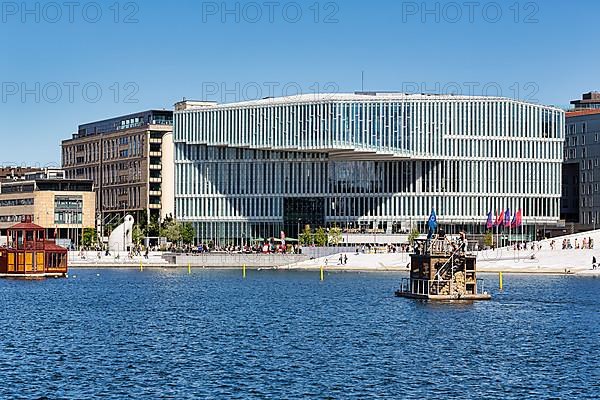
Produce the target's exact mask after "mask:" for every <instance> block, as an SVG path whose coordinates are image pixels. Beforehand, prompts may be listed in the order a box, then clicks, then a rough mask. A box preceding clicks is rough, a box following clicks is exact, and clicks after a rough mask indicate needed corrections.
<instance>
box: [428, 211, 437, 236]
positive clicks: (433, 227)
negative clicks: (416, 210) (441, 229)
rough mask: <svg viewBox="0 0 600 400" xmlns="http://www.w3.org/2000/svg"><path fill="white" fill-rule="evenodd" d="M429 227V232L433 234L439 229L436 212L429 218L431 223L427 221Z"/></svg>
mask: <svg viewBox="0 0 600 400" xmlns="http://www.w3.org/2000/svg"><path fill="white" fill-rule="evenodd" d="M427 226H428V227H429V231H430V232H433V231H435V230H436V229H437V226H438V224H437V216H436V215H435V210H434V209H432V210H431V215H430V216H429V221H427Z"/></svg>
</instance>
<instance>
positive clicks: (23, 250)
mask: <svg viewBox="0 0 600 400" xmlns="http://www.w3.org/2000/svg"><path fill="white" fill-rule="evenodd" d="M7 232H8V233H7V245H6V246H2V247H0V278H47V277H66V276H67V272H68V266H67V249H65V248H64V247H60V246H58V245H56V242H55V241H54V240H48V239H46V233H45V230H44V228H42V227H41V226H38V225H35V224H32V223H31V221H30V220H28V221H24V222H21V223H20V224H17V225H15V226H13V227H11V228H9V229H8V231H7Z"/></svg>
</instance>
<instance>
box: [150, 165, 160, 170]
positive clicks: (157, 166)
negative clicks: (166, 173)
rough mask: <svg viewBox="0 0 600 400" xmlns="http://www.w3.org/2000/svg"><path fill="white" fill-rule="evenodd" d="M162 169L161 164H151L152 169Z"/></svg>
mask: <svg viewBox="0 0 600 400" xmlns="http://www.w3.org/2000/svg"><path fill="white" fill-rule="evenodd" d="M161 169H162V165H161V164H150V170H155V171H157V170H158V171H160V170H161Z"/></svg>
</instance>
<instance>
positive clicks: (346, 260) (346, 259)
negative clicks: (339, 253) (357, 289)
mask: <svg viewBox="0 0 600 400" xmlns="http://www.w3.org/2000/svg"><path fill="white" fill-rule="evenodd" d="M346 264H348V255H347V254H344V265H346Z"/></svg>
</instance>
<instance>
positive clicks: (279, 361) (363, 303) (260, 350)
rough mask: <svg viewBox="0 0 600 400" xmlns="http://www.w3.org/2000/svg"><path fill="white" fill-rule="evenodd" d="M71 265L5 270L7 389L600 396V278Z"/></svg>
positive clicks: (1, 285)
mask: <svg viewBox="0 0 600 400" xmlns="http://www.w3.org/2000/svg"><path fill="white" fill-rule="evenodd" d="M97 274H99V276H97ZM71 275H77V276H76V278H72V279H69V280H47V281H40V282H23V281H0V297H1V301H2V319H1V321H0V324H1V325H0V326H1V334H0V346H1V349H2V350H1V354H0V373H1V376H2V379H1V380H0V398H2V399H13V398H51V399H55V398H81V399H89V398H91V397H96V398H119V399H120V398H139V399H141V398H144V399H151V398H176V399H182V398H235V399H237V398H239V399H247V398H275V399H300V398H341V399H342V398H343V399H346V398H356V399H364V398H375V397H377V398H397V399H421V398H439V399H447V398H460V399H463V398H470V399H480V398H504V399H522V398H563V399H572V398H599V397H600V367H599V365H600V297H599V292H600V279H594V278H578V277H535V276H525V277H524V276H515V275H508V276H506V277H505V292H504V293H501V294H500V293H497V291H496V290H495V289H492V290H491V291H492V293H493V294H494V295H495V297H494V300H493V301H492V302H481V303H475V304H462V305H458V304H443V305H442V304H430V303H420V302H415V301H411V300H406V299H398V298H395V297H393V290H394V289H395V287H396V286H397V284H398V281H399V278H400V277H401V276H402V275H397V274H389V275H388V274H355V273H352V274H350V273H336V274H331V275H328V276H327V279H326V281H325V282H324V283H321V282H319V279H318V272H317V273H304V272H298V273H290V272H273V271H264V272H249V277H248V279H247V280H246V281H243V280H242V279H241V272H239V271H195V272H194V273H193V274H192V275H191V276H188V275H187V271H183V270H180V271H164V270H155V271H151V270H148V271H144V272H143V273H141V272H139V271H133V270H126V271H119V270H99V271H96V270H77V271H75V270H74V271H71ZM486 278H488V282H487V283H488V286H490V287H491V286H494V287H497V283H498V282H497V278H496V277H495V276H486Z"/></svg>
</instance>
